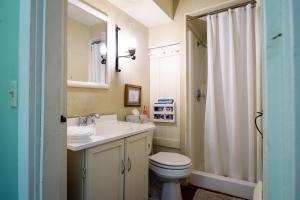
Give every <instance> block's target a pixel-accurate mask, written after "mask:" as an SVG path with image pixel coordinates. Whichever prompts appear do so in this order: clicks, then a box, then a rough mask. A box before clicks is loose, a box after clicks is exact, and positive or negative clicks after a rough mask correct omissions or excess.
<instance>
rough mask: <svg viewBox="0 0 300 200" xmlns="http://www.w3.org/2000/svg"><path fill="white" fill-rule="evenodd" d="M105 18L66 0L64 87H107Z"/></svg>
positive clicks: (85, 7) (106, 21) (99, 13)
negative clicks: (65, 67) (66, 72)
mask: <svg viewBox="0 0 300 200" xmlns="http://www.w3.org/2000/svg"><path fill="white" fill-rule="evenodd" d="M107 23H108V18H107V16H106V15H105V14H103V13H101V12H100V11H98V10H97V9H95V8H93V7H91V6H89V5H87V4H85V3H83V2H81V1H79V0H69V1H68V19H67V25H68V28H67V43H68V45H67V55H68V86H69V87H87V88H109V77H108V59H107V27H108V26H107Z"/></svg>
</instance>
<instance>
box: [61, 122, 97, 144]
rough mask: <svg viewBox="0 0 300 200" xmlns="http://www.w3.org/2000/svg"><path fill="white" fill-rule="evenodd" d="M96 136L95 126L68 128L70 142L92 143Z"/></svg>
mask: <svg viewBox="0 0 300 200" xmlns="http://www.w3.org/2000/svg"><path fill="white" fill-rule="evenodd" d="M95 134H96V129H95V127H94V126H69V127H68V128H67V139H68V142H76V143H81V142H90V141H91V140H92V138H91V137H92V136H93V135H95Z"/></svg>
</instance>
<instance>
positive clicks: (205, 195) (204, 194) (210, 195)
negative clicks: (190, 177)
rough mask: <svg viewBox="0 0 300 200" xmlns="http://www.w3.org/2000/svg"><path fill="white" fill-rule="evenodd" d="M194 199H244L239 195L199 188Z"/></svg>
mask: <svg viewBox="0 0 300 200" xmlns="http://www.w3.org/2000/svg"><path fill="white" fill-rule="evenodd" d="M193 200H242V199H240V198H237V197H231V196H227V195H225V194H220V193H214V192H211V191H207V190H203V189H197V191H196V192H195V195H194V198H193Z"/></svg>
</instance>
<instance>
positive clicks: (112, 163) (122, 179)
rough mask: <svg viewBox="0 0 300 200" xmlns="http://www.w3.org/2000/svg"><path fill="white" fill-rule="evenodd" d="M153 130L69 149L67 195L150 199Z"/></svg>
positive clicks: (90, 198) (83, 198) (91, 199)
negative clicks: (149, 170) (149, 164)
mask: <svg viewBox="0 0 300 200" xmlns="http://www.w3.org/2000/svg"><path fill="white" fill-rule="evenodd" d="M152 134H153V131H148V132H144V133H140V134H137V135H134V136H130V137H127V138H124V139H120V140H117V141H113V142H109V143H106V144H102V145H98V146H96V147H92V148H89V149H85V150H82V151H68V199H72V200H77V199H78V200H79V199H80V200H100V199H109V200H123V199H125V200H132V199H139V200H143V199H145V200H146V199H148V155H149V152H150V151H151V147H152Z"/></svg>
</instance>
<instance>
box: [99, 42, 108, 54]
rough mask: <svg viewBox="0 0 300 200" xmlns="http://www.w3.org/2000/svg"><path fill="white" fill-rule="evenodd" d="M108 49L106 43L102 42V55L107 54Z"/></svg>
mask: <svg viewBox="0 0 300 200" xmlns="http://www.w3.org/2000/svg"><path fill="white" fill-rule="evenodd" d="M106 52H107V49H106V45H105V44H102V45H100V55H102V56H104V55H106Z"/></svg>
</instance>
